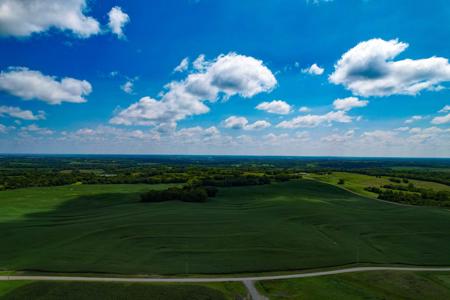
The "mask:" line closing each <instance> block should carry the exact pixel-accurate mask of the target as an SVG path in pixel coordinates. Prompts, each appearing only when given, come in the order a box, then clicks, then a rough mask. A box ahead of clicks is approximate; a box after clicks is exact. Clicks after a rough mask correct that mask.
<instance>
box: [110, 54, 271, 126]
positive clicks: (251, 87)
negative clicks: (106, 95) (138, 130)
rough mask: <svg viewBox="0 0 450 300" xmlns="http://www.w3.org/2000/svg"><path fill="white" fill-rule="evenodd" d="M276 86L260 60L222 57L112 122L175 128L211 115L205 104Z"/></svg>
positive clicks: (145, 99) (133, 105) (244, 57)
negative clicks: (159, 96)
mask: <svg viewBox="0 0 450 300" xmlns="http://www.w3.org/2000/svg"><path fill="white" fill-rule="evenodd" d="M276 84H277V81H276V79H275V76H274V75H273V74H272V72H271V71H270V70H269V69H268V68H267V67H266V66H264V64H263V62H262V61H261V60H257V59H255V58H253V57H250V56H244V55H238V54H236V53H229V54H227V55H220V56H218V57H217V58H216V59H214V60H212V61H203V63H202V68H201V69H200V70H197V71H196V72H193V73H190V74H189V75H188V76H187V77H186V78H185V79H184V80H182V81H172V82H171V83H169V84H167V85H166V86H165V88H166V91H164V92H162V93H161V94H160V95H161V99H160V100H156V99H153V98H150V97H144V98H141V99H140V100H139V102H137V103H134V104H132V105H130V106H129V107H128V108H126V109H124V110H122V111H119V113H117V114H116V116H114V117H113V118H112V119H111V120H110V122H111V123H112V124H123V125H162V126H170V127H174V126H176V122H177V121H179V120H182V119H185V118H186V117H189V116H193V115H199V114H204V113H207V112H209V108H208V106H206V105H205V104H204V102H205V101H210V102H215V101H217V99H218V98H219V97H220V96H222V95H223V96H224V98H228V97H231V96H233V95H240V96H241V97H244V98H250V97H252V96H254V95H256V94H258V93H261V92H268V91H271V90H272V89H273V88H274V87H275V85H276Z"/></svg>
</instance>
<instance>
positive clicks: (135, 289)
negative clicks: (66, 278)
mask: <svg viewBox="0 0 450 300" xmlns="http://www.w3.org/2000/svg"><path fill="white" fill-rule="evenodd" d="M246 294H247V292H246V291H245V288H244V286H243V285H242V284H241V283H209V284H189V283H187V284H163V283H161V284H153V283H117V282H115V283H112V282H45V281H36V282H21V281H10V282H0V299H1V300H22V299H34V300H60V299H66V300H78V299H84V300H90V299H92V300H97V299H102V300H121V299H122V300H126V299H133V300H140V299H142V300H143V299H152V300H167V299H170V300H183V299H192V300H227V299H229V300H232V299H233V300H234V299H237V298H243V297H244V296H246Z"/></svg>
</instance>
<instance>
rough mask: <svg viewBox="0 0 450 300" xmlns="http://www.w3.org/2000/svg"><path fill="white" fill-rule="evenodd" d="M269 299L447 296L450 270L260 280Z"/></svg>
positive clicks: (418, 299) (411, 299) (402, 299)
mask: <svg viewBox="0 0 450 300" xmlns="http://www.w3.org/2000/svg"><path fill="white" fill-rule="evenodd" d="M258 289H259V290H260V291H261V293H263V294H265V295H266V296H268V297H269V298H270V299H271V300H278V299H280V300H281V299H292V300H295V299H302V300H327V299H329V300H337V299H342V300H363V299H372V300H383V299H390V300H406V299H409V300H421V299H442V300H444V299H449V298H450V273H449V272H438V273H435V272H433V273H428V272H403V271H402V272H398V271H383V272H360V273H349V274H339V275H329V276H321V277H312V278H301V279H289V280H271V281H260V282H259V283H258Z"/></svg>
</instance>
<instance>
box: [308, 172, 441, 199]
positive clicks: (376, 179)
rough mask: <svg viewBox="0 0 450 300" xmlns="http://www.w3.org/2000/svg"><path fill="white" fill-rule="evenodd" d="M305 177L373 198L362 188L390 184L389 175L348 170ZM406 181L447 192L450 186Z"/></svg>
mask: <svg viewBox="0 0 450 300" xmlns="http://www.w3.org/2000/svg"><path fill="white" fill-rule="evenodd" d="M305 178H310V179H314V180H318V181H323V182H326V183H330V184H333V185H335V186H339V187H342V188H346V189H348V190H350V191H352V192H354V193H357V194H360V195H362V196H366V197H375V198H376V196H377V194H375V193H372V192H369V191H366V190H364V188H366V187H381V186H382V185H386V184H392V182H391V181H389V178H390V177H388V176H370V175H364V174H358V173H350V172H332V173H331V174H321V175H319V174H314V173H309V174H307V175H306V176H305ZM339 179H343V180H344V184H342V185H339V184H338V182H339ZM408 181H409V182H410V183H412V184H414V185H415V186H416V187H418V188H426V189H433V190H435V191H447V192H448V191H450V186H448V185H445V184H441V183H436V182H431V181H422V180H414V179H409V180H408Z"/></svg>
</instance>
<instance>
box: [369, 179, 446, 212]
mask: <svg viewBox="0 0 450 300" xmlns="http://www.w3.org/2000/svg"><path fill="white" fill-rule="evenodd" d="M365 190H367V191H369V192H372V193H376V194H378V199H381V200H387V201H392V202H400V203H406V204H413V205H429V206H444V207H450V200H449V198H450V197H449V196H450V195H449V193H448V192H445V191H434V190H432V189H423V188H416V187H414V185H412V184H409V185H408V186H402V185H384V186H382V188H378V187H367V188H366V189H365Z"/></svg>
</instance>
